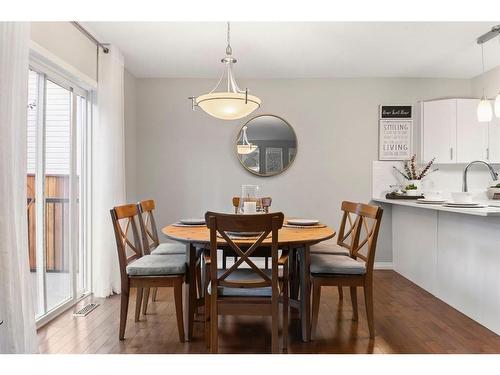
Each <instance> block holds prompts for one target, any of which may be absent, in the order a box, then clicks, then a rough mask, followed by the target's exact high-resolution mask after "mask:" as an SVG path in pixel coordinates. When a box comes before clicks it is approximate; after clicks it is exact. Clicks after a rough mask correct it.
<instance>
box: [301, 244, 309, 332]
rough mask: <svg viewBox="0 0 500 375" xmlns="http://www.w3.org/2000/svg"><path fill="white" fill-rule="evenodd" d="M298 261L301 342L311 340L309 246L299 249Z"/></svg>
mask: <svg viewBox="0 0 500 375" xmlns="http://www.w3.org/2000/svg"><path fill="white" fill-rule="evenodd" d="M299 260H300V323H301V327H302V341H304V342H308V341H310V340H311V278H310V274H309V268H310V254H309V245H305V246H304V247H301V248H300V249H299Z"/></svg>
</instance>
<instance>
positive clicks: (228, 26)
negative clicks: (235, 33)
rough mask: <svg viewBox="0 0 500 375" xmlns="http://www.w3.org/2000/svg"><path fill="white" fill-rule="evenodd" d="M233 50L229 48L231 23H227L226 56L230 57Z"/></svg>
mask: <svg viewBox="0 0 500 375" xmlns="http://www.w3.org/2000/svg"><path fill="white" fill-rule="evenodd" d="M232 54H233V49H232V48H231V23H230V22H228V23H227V47H226V55H232Z"/></svg>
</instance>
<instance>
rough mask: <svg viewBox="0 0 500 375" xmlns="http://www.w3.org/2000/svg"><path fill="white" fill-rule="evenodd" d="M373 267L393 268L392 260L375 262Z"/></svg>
mask: <svg viewBox="0 0 500 375" xmlns="http://www.w3.org/2000/svg"><path fill="white" fill-rule="evenodd" d="M373 268H374V269H376V270H393V269H394V265H393V264H392V262H375V264H374V265H373Z"/></svg>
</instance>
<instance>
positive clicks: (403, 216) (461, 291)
mask: <svg viewBox="0 0 500 375" xmlns="http://www.w3.org/2000/svg"><path fill="white" fill-rule="evenodd" d="M373 200H374V201H376V202H379V203H382V204H391V206H392V207H391V208H392V251H393V267H394V270H395V271H396V272H398V273H400V274H401V275H403V276H404V277H406V278H407V279H409V280H411V281H412V282H414V283H415V284H417V285H419V286H420V287H422V288H423V289H425V290H427V291H428V292H430V293H431V294H433V295H434V296H436V297H438V298H439V299H441V300H443V301H444V302H446V303H447V304H449V305H451V306H452V307H454V308H456V309H457V310H458V311H460V312H462V313H463V314H465V315H467V316H469V317H470V318H471V319H474V320H475V321H477V322H479V323H480V324H482V325H484V326H485V327H487V328H489V329H490V330H492V331H494V332H495V333H497V334H500V208H493V207H488V208H484V209H483V208H469V209H455V208H446V207H442V206H439V205H432V206H431V205H422V204H418V203H416V202H408V201H398V200H387V199H378V198H374V199H373Z"/></svg>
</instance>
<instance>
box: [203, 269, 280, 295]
mask: <svg viewBox="0 0 500 375" xmlns="http://www.w3.org/2000/svg"><path fill="white" fill-rule="evenodd" d="M262 271H264V273H265V274H267V275H269V277H271V270H262ZM224 272H225V270H218V271H217V273H218V274H219V276H220V275H222V274H223V273H224ZM226 280H227V281H241V280H252V281H253V280H255V281H260V280H262V278H261V277H260V276H259V275H257V274H256V273H255V272H254V271H253V270H252V269H246V268H241V269H237V270H235V271H234V272H233V273H231V274H230V275H229V276H228V277H227V278H226ZM211 290H212V289H211V283H209V284H208V294H211ZM217 294H218V295H219V296H225V297H271V296H272V288H271V287H270V286H268V287H264V288H230V287H226V286H219V288H218V290H217Z"/></svg>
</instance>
